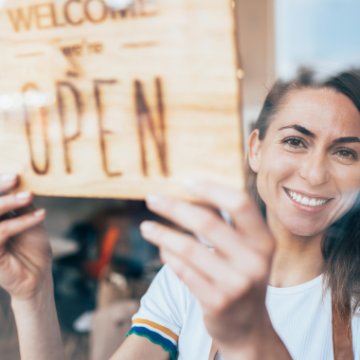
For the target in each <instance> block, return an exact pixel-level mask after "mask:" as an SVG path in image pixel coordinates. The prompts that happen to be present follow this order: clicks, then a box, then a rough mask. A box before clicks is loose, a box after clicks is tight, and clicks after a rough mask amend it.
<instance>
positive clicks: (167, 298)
mask: <svg viewBox="0 0 360 360" xmlns="http://www.w3.org/2000/svg"><path fill="white" fill-rule="evenodd" d="M187 298H188V294H187V288H186V287H185V285H184V284H183V283H182V282H181V281H180V280H179V278H178V277H177V276H176V275H175V273H174V272H173V271H172V270H171V269H170V268H169V267H168V266H167V265H165V266H164V267H163V268H162V269H161V270H160V272H159V273H158V274H157V276H156V277H155V279H154V281H153V282H152V284H151V285H150V287H149V290H148V291H147V293H146V294H145V295H144V296H143V298H142V299H141V306H140V309H139V311H138V312H137V313H136V314H135V315H134V316H133V318H132V320H133V321H132V327H131V330H130V331H129V333H128V335H130V334H136V335H138V336H144V337H147V338H148V339H149V340H150V341H151V342H153V343H155V344H158V345H160V346H162V348H163V349H164V350H165V351H168V352H169V353H170V356H171V359H172V360H175V359H176V358H177V344H178V339H179V334H180V331H181V328H182V325H183V319H184V315H185V313H186V303H187Z"/></svg>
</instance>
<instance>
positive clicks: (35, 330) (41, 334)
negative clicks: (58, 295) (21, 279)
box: [11, 274, 65, 360]
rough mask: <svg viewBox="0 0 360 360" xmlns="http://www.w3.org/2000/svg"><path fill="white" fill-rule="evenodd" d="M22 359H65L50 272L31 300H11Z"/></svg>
mask: <svg viewBox="0 0 360 360" xmlns="http://www.w3.org/2000/svg"><path fill="white" fill-rule="evenodd" d="M11 305H12V309H13V311H14V315H15V320H16V325H17V331H18V336H19V343H20V353H21V360H49V359H51V360H65V354H64V348H63V344H62V339H61V333H60V328H59V322H58V318H57V313H56V308H55V301H54V295H53V281H52V277H51V274H49V276H48V278H47V280H46V283H45V284H44V286H43V289H42V290H41V291H40V292H39V293H38V294H37V295H36V296H35V297H34V298H32V299H31V300H16V299H12V301H11Z"/></svg>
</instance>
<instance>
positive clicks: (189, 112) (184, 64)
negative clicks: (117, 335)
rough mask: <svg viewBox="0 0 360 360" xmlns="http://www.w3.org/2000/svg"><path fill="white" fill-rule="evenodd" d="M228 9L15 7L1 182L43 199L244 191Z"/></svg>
mask: <svg viewBox="0 0 360 360" xmlns="http://www.w3.org/2000/svg"><path fill="white" fill-rule="evenodd" d="M233 12H234V9H233V6H232V2H230V1H228V0H181V1H180V0H142V1H141V0H135V2H134V3H133V4H132V5H131V6H130V7H129V8H126V9H123V10H121V11H113V10H111V9H109V8H108V7H107V6H106V5H105V4H104V3H103V2H102V1H100V0H67V1H64V0H57V1H56V2H48V3H45V2H44V0H42V1H39V0H9V1H8V2H7V3H6V5H5V6H4V7H3V8H2V10H1V12H0V172H2V173H3V172H9V171H16V172H18V173H20V174H21V175H22V187H23V188H28V189H31V190H32V191H34V192H35V193H36V194H40V195H53V196H81V197H109V198H128V199H142V198H144V196H145V195H146V194H147V193H149V192H164V193H168V194H173V195H178V196H184V194H183V190H182V186H181V181H182V179H183V178H184V177H189V176H191V177H196V178H202V179H211V180H213V181H217V182H220V183H223V184H227V185H229V186H232V187H236V188H241V187H242V186H243V169H242V158H243V152H242V148H243V145H242V134H241V121H240V115H239V99H240V94H239V84H238V79H237V78H236V73H237V69H238V66H237V63H238V59H237V49H236V46H235V26H236V24H235V21H234V13H233Z"/></svg>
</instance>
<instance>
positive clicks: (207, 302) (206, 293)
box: [160, 249, 222, 308]
mask: <svg viewBox="0 0 360 360" xmlns="http://www.w3.org/2000/svg"><path fill="white" fill-rule="evenodd" d="M160 256H161V259H162V260H163V262H164V263H166V264H168V265H169V266H170V267H171V269H172V270H173V271H174V272H175V274H176V275H177V276H178V277H179V279H180V280H182V281H183V282H184V283H185V285H187V287H188V288H189V290H190V291H191V292H192V293H193V294H194V295H195V296H196V297H197V299H198V300H199V301H200V302H201V304H202V305H203V306H205V307H208V308H211V307H214V306H216V305H217V304H220V303H221V301H222V296H221V292H220V291H218V289H217V288H216V286H215V285H214V284H212V283H210V282H209V281H208V279H206V278H205V277H204V276H202V275H201V274H200V273H199V272H197V271H196V270H194V269H193V268H191V267H190V266H189V265H187V264H186V263H185V262H184V261H183V260H182V259H180V258H179V257H177V256H176V255H174V254H172V253H171V252H170V251H168V250H165V249H161V251H160Z"/></svg>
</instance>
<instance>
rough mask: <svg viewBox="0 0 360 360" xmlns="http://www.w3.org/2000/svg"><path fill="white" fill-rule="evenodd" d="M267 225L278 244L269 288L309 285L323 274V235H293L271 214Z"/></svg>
mask: <svg viewBox="0 0 360 360" xmlns="http://www.w3.org/2000/svg"><path fill="white" fill-rule="evenodd" d="M267 220H268V225H269V227H270V230H271V232H272V234H273V235H274V237H275V240H276V251H275V254H274V257H273V261H272V266H271V272H270V278H269V285H271V286H275V287H291V286H296V285H300V284H303V283H305V282H308V281H310V280H312V279H314V278H316V277H317V276H319V275H320V274H321V273H322V272H323V265H324V259H323V256H322V253H321V241H322V238H323V235H324V233H323V232H322V233H319V234H316V235H314V236H299V235H294V234H292V233H291V232H289V231H288V230H286V229H285V228H284V227H283V226H281V225H280V224H278V223H277V221H276V219H274V218H273V217H272V216H271V214H268V219H267Z"/></svg>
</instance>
